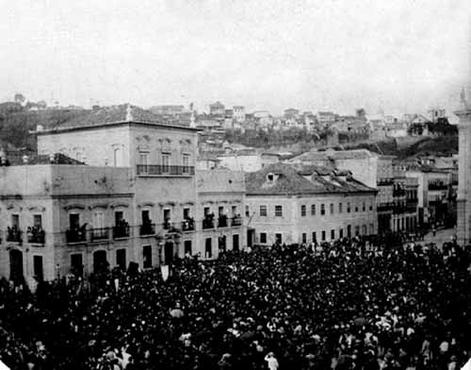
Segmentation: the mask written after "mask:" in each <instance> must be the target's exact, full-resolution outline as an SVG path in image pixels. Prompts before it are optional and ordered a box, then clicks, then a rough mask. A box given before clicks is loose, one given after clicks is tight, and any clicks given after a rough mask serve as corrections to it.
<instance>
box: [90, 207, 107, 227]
mask: <svg viewBox="0 0 471 370" xmlns="http://www.w3.org/2000/svg"><path fill="white" fill-rule="evenodd" d="M104 227H105V214H104V213H103V211H95V212H93V228H95V229H102V228H104Z"/></svg>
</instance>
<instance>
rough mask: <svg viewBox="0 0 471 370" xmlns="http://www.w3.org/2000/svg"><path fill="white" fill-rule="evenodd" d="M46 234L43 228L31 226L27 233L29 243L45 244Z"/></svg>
mask: <svg viewBox="0 0 471 370" xmlns="http://www.w3.org/2000/svg"><path fill="white" fill-rule="evenodd" d="M45 236H46V233H45V232H44V230H43V229H42V228H41V227H37V226H30V227H28V229H27V231H26V237H27V239H28V243H36V244H44V240H45Z"/></svg>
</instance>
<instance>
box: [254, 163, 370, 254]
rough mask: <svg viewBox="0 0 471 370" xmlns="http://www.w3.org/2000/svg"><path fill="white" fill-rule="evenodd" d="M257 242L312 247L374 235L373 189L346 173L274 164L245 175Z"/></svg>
mask: <svg viewBox="0 0 471 370" xmlns="http://www.w3.org/2000/svg"><path fill="white" fill-rule="evenodd" d="M246 186H247V195H246V204H247V207H248V220H247V224H248V227H251V228H254V229H255V232H256V235H255V243H256V244H260V245H271V244H273V243H276V242H278V243H311V242H319V243H320V242H324V241H331V240H334V239H338V238H343V237H352V236H355V235H372V234H376V232H377V217H376V208H375V196H376V190H375V189H372V188H370V187H368V186H366V185H364V184H362V183H360V182H358V181H356V180H355V179H353V178H351V177H349V176H348V175H347V174H338V173H337V174H336V173H335V172H332V171H327V172H325V170H322V171H320V170H316V169H313V168H311V169H309V168H305V169H295V168H294V167H293V166H290V165H287V164H273V165H270V166H267V167H265V168H263V169H262V170H260V171H258V172H254V173H249V174H246Z"/></svg>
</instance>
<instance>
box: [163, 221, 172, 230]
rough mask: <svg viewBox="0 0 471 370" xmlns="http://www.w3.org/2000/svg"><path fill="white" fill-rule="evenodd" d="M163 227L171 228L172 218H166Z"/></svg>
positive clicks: (165, 228)
mask: <svg viewBox="0 0 471 370" xmlns="http://www.w3.org/2000/svg"><path fill="white" fill-rule="evenodd" d="M162 227H163V229H164V230H170V229H171V228H172V222H171V221H170V220H165V222H164V223H163V224H162Z"/></svg>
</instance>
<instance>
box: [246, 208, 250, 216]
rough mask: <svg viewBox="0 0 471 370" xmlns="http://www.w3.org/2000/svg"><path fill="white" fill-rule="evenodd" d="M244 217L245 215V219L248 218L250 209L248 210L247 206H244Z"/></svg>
mask: <svg viewBox="0 0 471 370" xmlns="http://www.w3.org/2000/svg"><path fill="white" fill-rule="evenodd" d="M245 215H246V216H247V217H249V216H250V209H249V206H245Z"/></svg>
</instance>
